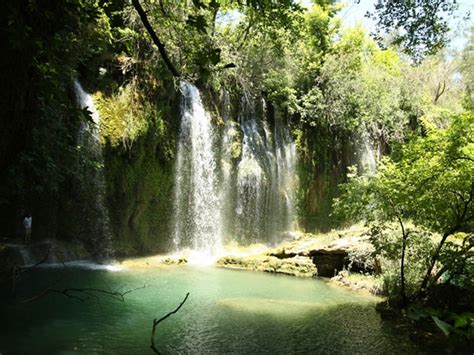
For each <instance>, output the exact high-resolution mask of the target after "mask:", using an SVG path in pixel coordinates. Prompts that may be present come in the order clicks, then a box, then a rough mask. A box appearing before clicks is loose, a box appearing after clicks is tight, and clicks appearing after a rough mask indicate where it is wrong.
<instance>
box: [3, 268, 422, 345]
mask: <svg viewBox="0 0 474 355" xmlns="http://www.w3.org/2000/svg"><path fill="white" fill-rule="evenodd" d="M52 283H54V287H55V288H57V289H61V288H64V287H97V288H101V289H107V290H112V291H115V290H126V289H130V288H136V287H140V286H143V285H147V287H146V288H145V289H140V290H136V291H134V292H132V293H130V294H128V295H126V296H125V301H124V302H121V301H119V300H115V299H110V298H107V297H98V298H91V299H90V300H89V301H87V302H78V301H76V300H74V299H69V298H66V297H64V296H62V295H57V294H50V295H48V296H47V297H44V298H42V299H40V300H38V301H35V302H33V303H30V304H19V303H18V302H7V301H3V302H2V305H3V306H2V308H1V320H2V321H1V325H0V327H1V329H0V330H1V332H0V333H1V335H0V353H1V354H77V353H79V354H148V353H151V350H150V349H149V346H150V333H151V326H152V321H153V319H154V318H155V317H161V316H162V315H164V314H166V313H167V312H169V311H171V310H173V309H174V308H176V306H177V305H178V304H179V303H180V302H181V300H182V299H183V298H184V296H185V294H186V293H187V292H190V296H189V299H188V301H187V302H186V303H185V304H184V305H183V307H182V308H181V310H180V311H179V312H178V313H177V314H175V315H173V316H172V317H170V318H168V320H166V321H165V322H163V323H161V324H160V325H159V326H158V328H157V334H156V344H157V347H158V348H159V349H160V350H161V351H162V352H164V353H172V354H227V353H231V354H232V353H235V354H260V353H268V354H294V353H298V354H306V353H311V354H390V353H400V354H402V353H403V354H406V353H416V352H419V350H420V349H417V348H416V347H415V345H414V344H413V343H411V342H410V340H409V337H408V334H406V333H403V332H401V331H399V330H397V329H396V327H393V326H391V325H389V324H386V323H384V322H383V321H382V320H381V319H380V316H379V315H378V314H377V313H376V311H375V309H374V307H375V303H376V302H377V301H379V299H376V298H374V297H372V296H369V295H362V294H358V293H354V292H350V291H347V290H345V289H341V288H339V287H336V286H332V285H330V284H327V283H326V282H324V281H321V280H315V279H299V278H296V277H290V276H282V275H271V274H265V273H258V272H248V271H234V270H226V269H218V268H214V267H192V266H163V267H159V268H146V269H140V268H134V269H124V270H121V271H115V272H113V271H108V270H103V269H102V270H91V269H84V268H68V269H66V270H64V269H60V268H59V269H54V268H47V269H43V270H41V271H39V272H37V273H35V274H34V275H32V276H29V277H28V276H27V277H24V278H23V279H22V282H21V283H20V285H18V286H17V291H18V295H19V296H18V297H19V298H23V299H25V298H27V297H30V296H32V295H35V294H37V293H39V292H41V291H42V290H44V289H45V288H47V287H50V286H51V284H52Z"/></svg>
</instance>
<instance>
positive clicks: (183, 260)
mask: <svg viewBox="0 0 474 355" xmlns="http://www.w3.org/2000/svg"><path fill="white" fill-rule="evenodd" d="M162 263H163V264H166V265H184V264H187V263H188V260H187V259H186V258H166V259H163V261H162Z"/></svg>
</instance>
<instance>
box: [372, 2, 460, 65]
mask: <svg viewBox="0 0 474 355" xmlns="http://www.w3.org/2000/svg"><path fill="white" fill-rule="evenodd" d="M456 9H457V2H456V0H421V1H404V0H392V1H378V2H377V4H376V5H375V15H376V16H377V35H378V37H379V39H382V37H381V36H382V35H383V34H391V35H392V37H393V38H392V40H391V41H392V44H394V45H401V46H402V48H403V49H404V50H405V52H406V53H408V54H409V55H411V56H413V57H414V58H415V59H416V60H420V59H422V58H424V57H425V56H426V55H428V54H433V53H435V52H436V51H438V50H439V49H441V48H443V47H444V46H445V45H446V43H447V41H448V32H449V26H448V20H447V18H446V16H449V15H452V14H453V12H454V11H455V10H456ZM371 15H372V16H373V15H374V14H371Z"/></svg>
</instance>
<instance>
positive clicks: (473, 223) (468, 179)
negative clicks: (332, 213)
mask: <svg viewBox="0 0 474 355" xmlns="http://www.w3.org/2000/svg"><path fill="white" fill-rule="evenodd" d="M451 120H452V122H451V124H450V126H449V127H448V128H447V129H435V128H432V129H429V130H428V134H427V136H426V137H418V138H417V139H414V140H413V141H412V142H410V143H409V144H407V145H406V146H405V147H403V148H400V149H399V151H398V152H397V153H396V154H394V158H392V159H390V158H386V159H385V160H384V161H383V162H382V164H381V165H380V168H379V171H378V172H377V174H376V175H375V176H373V177H357V176H353V177H352V179H351V180H350V181H349V182H348V183H347V184H346V185H345V186H344V187H343V189H344V194H343V196H342V197H341V198H340V199H337V200H336V201H335V206H336V208H337V210H338V211H339V212H342V213H343V214H345V215H346V216H352V217H358V218H361V217H362V218H365V219H367V220H368V221H369V222H372V223H375V224H376V225H377V224H378V225H380V224H382V225H383V224H385V223H387V222H392V221H395V222H397V223H398V224H399V226H400V232H401V255H400V270H399V271H400V294H399V296H400V299H401V301H402V304H406V302H407V301H408V295H407V294H406V291H405V290H406V285H405V271H406V270H405V267H406V264H405V252H406V245H407V240H408V238H409V237H410V238H411V236H410V235H411V234H416V233H418V232H417V231H416V230H414V229H412V230H409V229H408V228H407V227H406V225H407V222H408V221H411V222H412V223H413V224H414V225H415V226H418V227H422V228H425V229H426V230H428V231H429V232H430V233H428V234H427V235H429V236H430V238H432V235H433V233H437V235H439V237H437V238H435V240H436V243H437V244H436V247H435V248H434V249H433V251H432V252H431V253H430V257H429V262H428V263H427V264H426V267H425V270H424V275H423V276H422V277H421V279H420V280H418V285H417V289H418V292H415V293H414V294H412V295H411V296H413V297H419V296H421V295H423V294H424V293H425V291H426V290H427V288H429V287H430V286H432V285H434V284H436V283H437V282H438V281H439V280H440V278H441V276H442V275H443V274H445V273H449V272H450V270H449V268H450V267H451V268H452V267H453V265H452V264H451V266H450V264H448V263H445V264H444V265H438V264H439V262H440V258H441V256H442V255H443V253H444V252H445V251H446V241H447V240H448V238H450V237H452V236H453V235H454V234H456V233H458V232H465V233H467V234H466V235H465V237H464V238H463V239H466V238H467V240H468V241H466V242H464V241H463V242H462V244H463V245H464V247H463V248H460V249H459V248H458V249H459V250H458V252H460V253H461V258H462V259H463V260H464V261H465V260H467V259H466V258H472V255H471V254H469V253H470V251H469V248H466V243H467V245H470V243H471V242H470V240H471V239H470V238H472V230H473V229H474V201H473V199H474V178H473V176H474V175H473V172H474V138H473V137H474V115H473V114H472V112H466V113H462V114H456V115H454V116H453V117H451ZM463 253H464V254H463ZM471 262H472V261H471ZM436 265H438V268H437V270H438V272H437V273H435V274H433V270H434V269H435V266H436ZM441 271H442V272H441ZM456 272H458V273H459V271H456ZM461 272H466V270H464V271H461Z"/></svg>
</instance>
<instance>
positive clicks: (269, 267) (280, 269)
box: [216, 255, 317, 277]
mask: <svg viewBox="0 0 474 355" xmlns="http://www.w3.org/2000/svg"><path fill="white" fill-rule="evenodd" d="M216 264H217V265H218V266H221V267H226V268H231V269H243V270H253V271H263V272H270V273H277V274H286V275H292V276H302V277H312V276H315V275H316V274H317V269H316V266H314V264H313V263H312V262H311V259H310V258H306V257H294V258H288V259H278V258H277V257H275V256H269V255H252V256H225V257H223V258H221V259H219V260H217V262H216Z"/></svg>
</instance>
